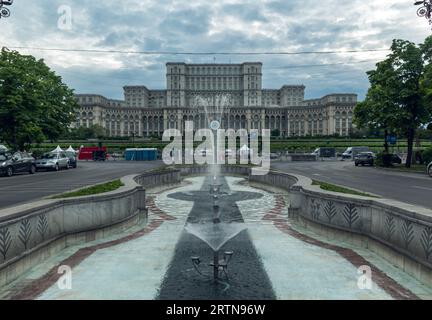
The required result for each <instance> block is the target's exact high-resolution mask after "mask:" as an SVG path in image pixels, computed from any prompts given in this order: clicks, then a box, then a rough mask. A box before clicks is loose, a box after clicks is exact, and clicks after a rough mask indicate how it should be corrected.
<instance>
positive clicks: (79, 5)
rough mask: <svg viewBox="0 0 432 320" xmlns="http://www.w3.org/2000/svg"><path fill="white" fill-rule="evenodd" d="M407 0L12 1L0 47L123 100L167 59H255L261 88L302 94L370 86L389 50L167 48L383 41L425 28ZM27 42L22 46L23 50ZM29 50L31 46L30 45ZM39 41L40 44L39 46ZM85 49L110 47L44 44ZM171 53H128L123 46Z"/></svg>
mask: <svg viewBox="0 0 432 320" xmlns="http://www.w3.org/2000/svg"><path fill="white" fill-rule="evenodd" d="M413 2H414V0H394V1H390V0H381V1H372V0H349V1H340V0H321V1H317V0H301V1H300V0H299V1H297V0H280V1H278V0H262V1H242V0H215V1H208V0H192V1H169V0H155V1H153V0H122V1H114V0H104V1H88V0H73V1H72V0H42V1H36V0H14V3H13V5H11V6H9V7H8V8H9V9H10V11H11V15H10V17H9V18H1V19H0V47H4V46H5V47H8V48H18V47H21V48H20V49H16V50H18V51H20V52H21V53H23V54H32V55H34V56H36V57H37V58H43V59H44V60H45V62H46V63H47V64H48V65H49V66H50V67H51V68H52V69H53V70H55V71H56V73H57V74H59V75H61V76H62V78H63V81H64V82H65V83H67V84H68V85H69V86H70V87H71V88H73V89H75V92H76V93H94V94H101V95H104V96H106V97H108V98H113V99H123V89H122V88H123V86H124V85H145V86H147V87H148V88H149V89H165V88H166V80H165V79H166V78H165V63H166V62H169V61H170V62H172V61H175V62H186V63H230V62H231V63H241V62H245V61H261V62H262V63H263V87H264V88H266V89H278V88H280V87H281V86H283V85H286V84H288V85H289V84H304V85H305V86H306V98H318V97H321V96H323V95H326V94H330V93H357V94H358V95H359V99H360V100H361V99H363V98H364V96H365V94H366V92H367V89H368V84H369V83H368V79H367V76H366V73H365V72H366V71H368V70H371V69H373V68H374V66H375V64H376V63H377V62H378V61H380V60H383V59H384V58H385V57H386V55H387V54H388V53H389V52H388V51H376V52H357V53H334V54H298V55H174V54H171V53H172V52H188V53H189V52H191V53H202V52H229V53H232V52H234V53H239V52H250V53H257V52H305V51H349V50H356V51H357V50H360V51H364V50H368V49H388V48H389V47H390V45H391V42H392V40H393V39H395V38H398V39H406V40H410V41H412V42H415V43H421V42H423V40H424V39H425V38H426V37H427V36H429V35H431V34H432V31H431V28H430V26H429V25H428V23H427V21H426V19H424V18H419V17H417V15H416V10H417V7H415V6H414V5H413ZM22 47H26V48H22ZM29 48H31V49H29ZM37 48H39V49H37ZM40 48H45V49H47V48H48V49H53V48H54V49H57V48H60V49H67V50H76V49H85V50H101V51H127V52H129V53H113V52H111V53H110V52H76V51H67V52H61V51H47V50H40ZM137 51H139V52H149V51H150V52H155V51H156V52H161V51H163V52H169V53H170V54H152V55H145V54H136V53H131V52H137Z"/></svg>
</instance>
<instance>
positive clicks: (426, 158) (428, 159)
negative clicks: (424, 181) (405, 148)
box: [422, 147, 432, 164]
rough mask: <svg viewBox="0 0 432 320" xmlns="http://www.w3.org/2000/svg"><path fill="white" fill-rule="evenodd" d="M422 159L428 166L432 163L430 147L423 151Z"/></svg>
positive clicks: (431, 148) (431, 149)
mask: <svg viewBox="0 0 432 320" xmlns="http://www.w3.org/2000/svg"><path fill="white" fill-rule="evenodd" d="M422 158H423V161H424V163H426V164H427V163H430V162H432V147H429V148H427V149H426V150H424V151H423V153H422Z"/></svg>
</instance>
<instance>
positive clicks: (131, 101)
mask: <svg viewBox="0 0 432 320" xmlns="http://www.w3.org/2000/svg"><path fill="white" fill-rule="evenodd" d="M262 69H263V65H262V63H260V62H245V63H242V64H186V63H173V62H169V63H167V64H166V90H150V89H148V88H147V87H146V86H125V87H124V88H123V89H124V100H113V99H108V98H106V97H103V96H101V95H97V94H77V95H76V97H77V99H78V102H79V105H80V109H79V111H78V113H77V119H76V123H75V124H74V126H85V127H90V126H92V125H95V124H98V125H100V126H102V127H104V128H105V130H106V132H107V135H109V136H112V137H114V136H135V137H138V136H140V137H148V136H161V135H162V134H163V131H164V130H165V129H172V128H176V129H180V130H182V129H183V128H184V122H185V121H187V120H190V121H194V128H195V129H199V128H207V127H208V124H207V119H206V115H205V112H204V108H206V109H210V110H211V109H212V108H213V107H214V108H215V107H216V106H217V105H218V106H220V105H223V106H224V112H223V119H222V128H225V129H228V128H232V129H240V128H243V129H271V130H274V132H278V133H279V134H280V136H281V137H299V136H308V135H311V136H317V135H320V136H326V135H333V134H339V135H341V136H347V135H348V134H349V133H350V131H351V129H352V127H353V124H352V118H353V111H354V108H355V106H356V103H357V95H356V94H351V93H347V94H343V93H342V94H341V93H337V94H329V95H326V96H324V97H322V98H318V99H312V100H305V99H304V96H305V86H303V85H285V86H283V87H282V88H280V89H263V88H262ZM203 104H205V106H204V105H203ZM276 130H277V131H276Z"/></svg>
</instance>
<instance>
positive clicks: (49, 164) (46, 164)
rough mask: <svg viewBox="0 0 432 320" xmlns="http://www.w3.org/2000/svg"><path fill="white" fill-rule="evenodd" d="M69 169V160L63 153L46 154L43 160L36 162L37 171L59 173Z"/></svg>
mask: <svg viewBox="0 0 432 320" xmlns="http://www.w3.org/2000/svg"><path fill="white" fill-rule="evenodd" d="M62 168H63V169H69V158H68V157H67V156H66V155H65V154H64V153H62V152H60V153H46V154H44V156H43V157H42V159H38V160H36V169H37V170H40V169H46V170H55V171H59V170H60V169H62Z"/></svg>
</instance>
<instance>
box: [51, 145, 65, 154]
mask: <svg viewBox="0 0 432 320" xmlns="http://www.w3.org/2000/svg"><path fill="white" fill-rule="evenodd" d="M60 152H63V149H62V148H60V146H57V148H55V149H54V150H53V151H51V153H60Z"/></svg>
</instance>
